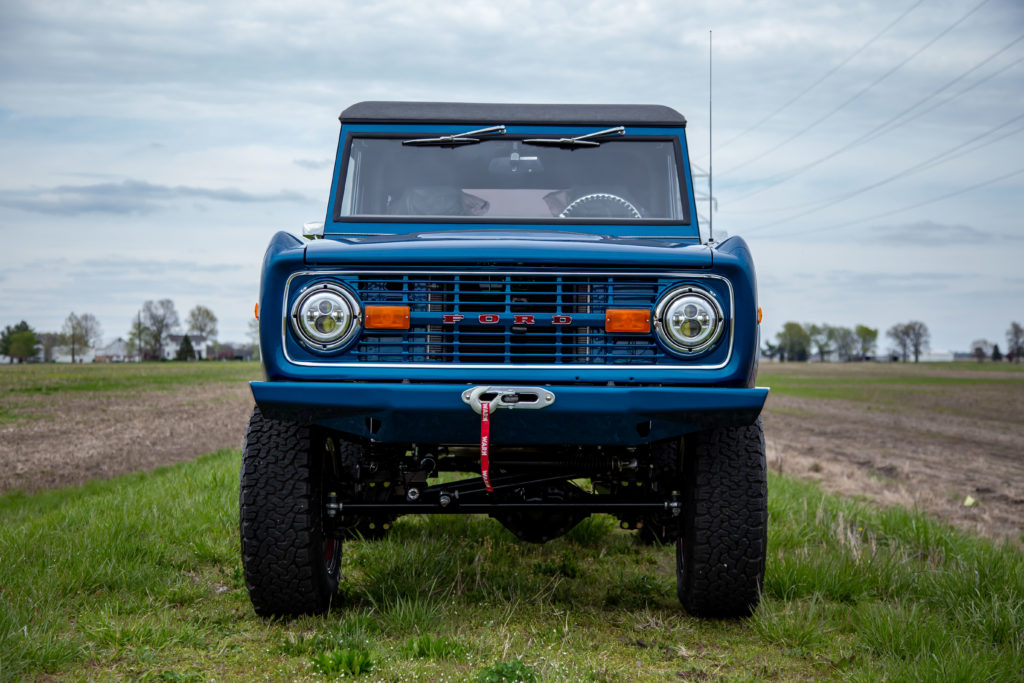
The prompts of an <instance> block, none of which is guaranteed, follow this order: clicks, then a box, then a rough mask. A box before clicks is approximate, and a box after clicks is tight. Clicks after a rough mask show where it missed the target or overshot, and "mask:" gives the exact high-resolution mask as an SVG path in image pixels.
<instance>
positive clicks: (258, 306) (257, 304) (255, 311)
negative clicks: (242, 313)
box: [252, 301, 260, 320]
mask: <svg viewBox="0 0 1024 683" xmlns="http://www.w3.org/2000/svg"><path fill="white" fill-rule="evenodd" d="M252 314H253V315H254V316H256V319H257V320H259V319H260V304H259V302H258V301H257V302H256V308H255V309H253V312H252Z"/></svg>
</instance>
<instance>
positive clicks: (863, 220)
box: [774, 168, 1024, 237]
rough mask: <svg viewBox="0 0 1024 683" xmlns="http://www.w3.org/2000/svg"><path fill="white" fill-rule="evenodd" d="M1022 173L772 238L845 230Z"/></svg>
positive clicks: (1023, 170)
mask: <svg viewBox="0 0 1024 683" xmlns="http://www.w3.org/2000/svg"><path fill="white" fill-rule="evenodd" d="M1022 173H1024V168H1018V169H1017V170H1016V171H1010V172H1009V173H1005V174H1003V175H1001V176H999V177H997V178H990V179H989V180H984V181H982V182H980V183H975V184H974V185H970V186H968V187H962V188H960V189H959V190H954V191H953V192H948V193H946V194H944V195H940V196H938V197H933V198H932V199H927V200H925V201H923V202H918V203H917V204H911V205H910V206H904V207H901V208H899V209H893V210H892V211H885V212H883V213H876V214H875V215H873V216H865V217H863V218H855V219H854V220H852V221H846V222H845V223H835V224H833V225H829V226H826V227H823V228H820V227H818V228H809V229H807V230H799V231H795V232H784V233H778V234H776V235H774V237H796V236H799V235H807V234H810V233H822V232H827V231H830V230H838V229H839V228H846V227H849V226H851V225H856V224H857V223H866V222H867V221H873V220H876V219H879V218H886V217H887V216H892V215H894V214H897V213H903V212H904V211H910V210H912V209H919V208H921V207H922V206H928V205H929V204H935V203H936V202H941V201H944V200H946V199H950V198H952V197H956V196H957V195H961V194H964V193H967V192H972V191H974V190H977V189H980V188H982V187H985V186H986V185H992V184H994V183H998V182H1000V181H1002V180H1006V179H1007V178H1012V177H1014V176H1017V175H1020V174H1022Z"/></svg>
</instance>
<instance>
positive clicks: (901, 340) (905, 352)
mask: <svg viewBox="0 0 1024 683" xmlns="http://www.w3.org/2000/svg"><path fill="white" fill-rule="evenodd" d="M885 335H886V336H887V337H889V339H892V341H893V344H895V345H896V350H897V351H899V354H900V360H902V361H903V362H904V363H906V362H907V358H908V357H909V356H910V335H909V333H908V332H907V326H906V325H905V324H903V323H896V324H895V325H893V326H892V327H890V328H889V329H888V330H886V332H885Z"/></svg>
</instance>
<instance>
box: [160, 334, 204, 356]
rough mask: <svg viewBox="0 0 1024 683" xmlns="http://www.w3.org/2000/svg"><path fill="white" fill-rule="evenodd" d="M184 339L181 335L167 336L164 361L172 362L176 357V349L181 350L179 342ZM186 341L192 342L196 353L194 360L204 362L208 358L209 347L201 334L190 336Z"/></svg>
mask: <svg viewBox="0 0 1024 683" xmlns="http://www.w3.org/2000/svg"><path fill="white" fill-rule="evenodd" d="M184 338H185V335H183V334H169V335H167V343H166V344H164V360H174V359H175V358H176V357H177V355H178V349H179V348H181V340H182V339H184ZM188 340H189V341H190V342H192V348H193V349H194V350H195V352H196V360H206V359H207V358H209V357H210V355H209V347H208V344H207V342H206V337H204V336H203V335H201V334H190V335H188Z"/></svg>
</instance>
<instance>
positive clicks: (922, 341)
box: [905, 320, 932, 363]
mask: <svg viewBox="0 0 1024 683" xmlns="http://www.w3.org/2000/svg"><path fill="white" fill-rule="evenodd" d="M905 328H906V332H907V342H908V343H909V345H910V350H911V351H912V352H913V353H914V362H915V363H916V362H918V361H919V360H920V359H921V352H922V351H927V350H928V349H929V348H930V346H931V339H932V333H931V332H929V331H928V326H927V325H925V324H924V323H923V322H921V321H920V320H911V321H910V322H909V323H907V324H906V326H905Z"/></svg>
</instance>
